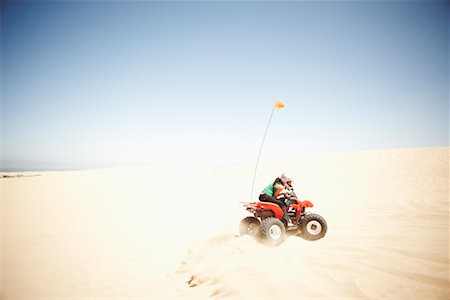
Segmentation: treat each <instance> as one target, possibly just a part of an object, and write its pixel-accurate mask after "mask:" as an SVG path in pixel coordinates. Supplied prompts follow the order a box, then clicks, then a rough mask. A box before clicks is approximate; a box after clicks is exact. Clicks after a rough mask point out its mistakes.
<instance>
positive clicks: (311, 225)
mask: <svg viewBox="0 0 450 300" xmlns="http://www.w3.org/2000/svg"><path fill="white" fill-rule="evenodd" d="M327 229H328V227H327V222H326V221H325V219H324V218H323V217H322V216H320V215H317V214H307V215H306V216H305V217H304V218H303V220H301V223H300V230H301V234H300V236H301V237H302V238H304V239H305V240H308V241H317V240H318V239H321V238H323V237H324V236H325V234H326V233H327Z"/></svg>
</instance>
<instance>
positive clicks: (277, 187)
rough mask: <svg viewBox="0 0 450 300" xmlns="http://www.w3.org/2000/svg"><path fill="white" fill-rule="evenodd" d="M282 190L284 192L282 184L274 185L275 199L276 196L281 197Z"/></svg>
mask: <svg viewBox="0 0 450 300" xmlns="http://www.w3.org/2000/svg"><path fill="white" fill-rule="evenodd" d="M283 190H284V186H283V185H282V184H276V185H275V192H274V193H273V195H274V196H275V198H277V197H278V196H280V195H282V194H283Z"/></svg>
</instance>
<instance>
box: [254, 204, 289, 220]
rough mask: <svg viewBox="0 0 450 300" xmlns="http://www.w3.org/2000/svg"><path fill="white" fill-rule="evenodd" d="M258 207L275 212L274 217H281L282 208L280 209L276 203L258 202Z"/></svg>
mask: <svg viewBox="0 0 450 300" xmlns="http://www.w3.org/2000/svg"><path fill="white" fill-rule="evenodd" d="M258 208H259V209H268V210H271V211H273V213H274V214H275V218H277V219H282V218H283V210H282V209H281V207H280V206H278V204H275V203H272V202H259V203H258Z"/></svg>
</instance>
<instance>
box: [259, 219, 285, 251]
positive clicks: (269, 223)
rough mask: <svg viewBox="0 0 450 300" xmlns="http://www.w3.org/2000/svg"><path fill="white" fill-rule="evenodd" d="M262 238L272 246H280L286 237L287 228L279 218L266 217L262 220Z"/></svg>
mask: <svg viewBox="0 0 450 300" xmlns="http://www.w3.org/2000/svg"><path fill="white" fill-rule="evenodd" d="M259 231H260V235H261V238H263V240H264V241H265V242H266V243H267V244H268V245H270V246H278V245H280V244H281V243H282V242H284V240H285V239H286V228H285V227H284V225H283V222H281V221H280V220H279V219H277V218H272V217H271V218H265V219H264V220H262V221H261V227H260V230H259Z"/></svg>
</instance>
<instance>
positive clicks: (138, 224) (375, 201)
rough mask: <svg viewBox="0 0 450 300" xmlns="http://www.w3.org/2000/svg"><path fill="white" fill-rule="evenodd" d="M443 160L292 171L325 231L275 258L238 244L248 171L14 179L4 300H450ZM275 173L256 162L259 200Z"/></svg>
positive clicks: (348, 161)
mask: <svg viewBox="0 0 450 300" xmlns="http://www.w3.org/2000/svg"><path fill="white" fill-rule="evenodd" d="M448 157H449V149H448V148H424V149H399V150H379V151H366V152H353V153H341V154H335V155H332V154H329V155H325V154H324V155H309V156H304V157H300V158H296V159H295V160H291V161H289V170H290V173H291V174H293V175H294V176H295V177H296V190H297V191H298V194H300V196H301V198H302V199H309V200H311V201H312V202H313V203H314V204H315V206H314V208H313V211H315V212H317V213H319V214H321V215H323V216H324V217H325V218H326V220H327V222H328V226H329V229H328V233H327V235H326V236H325V238H323V239H322V240H319V241H317V242H308V241H305V240H302V239H300V238H296V237H290V238H288V239H287V240H286V242H285V243H283V244H282V245H281V246H279V247H276V248H269V247H265V246H263V245H261V244H260V243H258V242H257V241H255V240H253V239H252V238H249V237H238V236H237V227H238V224H239V221H240V220H241V218H242V217H244V216H245V215H246V213H245V211H244V210H243V208H242V207H241V206H240V204H239V201H248V200H249V199H248V198H249V194H250V191H249V186H250V183H251V176H252V171H253V166H251V165H241V166H230V167H224V168H219V169H214V170H210V171H208V172H206V173H203V174H199V173H195V172H193V171H192V170H180V169H172V170H164V172H162V171H161V169H155V168H138V167H136V168H123V169H101V170H89V171H67V172H42V173H39V174H37V175H39V176H31V177H15V176H11V174H10V176H9V177H4V178H1V179H0V183H1V189H2V195H1V196H2V233H3V235H2V258H3V265H2V284H1V288H2V294H3V299H30V298H54V299H64V298H72V299H74V298H77V299H80V298H133V297H140V298H202V297H203V298H205V297H206V298H209V297H211V298H253V299H255V298H266V299H274V298H305V299H311V298H317V299H338V298H339V299H344V298H345V299H362V298H371V299H449V248H448V246H449V198H448V195H449V194H448V192H449V181H448V179H449V177H448V168H449V165H448ZM279 171H280V170H279V169H278V167H277V166H275V165H271V164H265V165H261V166H260V171H259V172H260V173H259V174H260V175H259V176H260V178H259V179H258V180H257V182H256V186H257V187H258V191H259V189H260V188H261V189H262V188H263V187H264V186H265V185H266V184H267V183H268V182H267V181H268V180H272V179H273V177H275V176H277V175H279V174H278V172H279ZM3 175H5V174H3ZM16 175H19V174H16ZM22 175H23V174H22ZM199 185H200V186H201V188H200V189H199V188H198V186H199ZM258 191H256V194H257V193H258Z"/></svg>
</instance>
